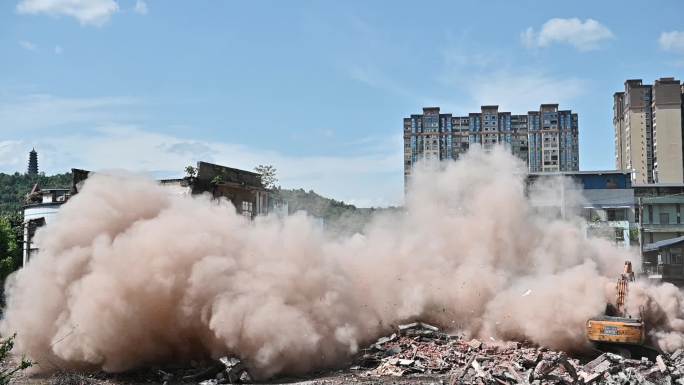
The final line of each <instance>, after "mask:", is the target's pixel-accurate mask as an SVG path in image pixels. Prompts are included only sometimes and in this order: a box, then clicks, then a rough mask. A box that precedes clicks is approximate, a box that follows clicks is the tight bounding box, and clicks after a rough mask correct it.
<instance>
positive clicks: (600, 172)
mask: <svg viewBox="0 0 684 385" xmlns="http://www.w3.org/2000/svg"><path fill="white" fill-rule="evenodd" d="M631 173H632V172H631V171H624V170H596V171H593V170H590V171H559V172H531V173H530V175H539V176H546V175H605V174H609V175H628V174H631Z"/></svg>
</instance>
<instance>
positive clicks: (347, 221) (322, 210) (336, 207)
mask: <svg viewBox="0 0 684 385" xmlns="http://www.w3.org/2000/svg"><path fill="white" fill-rule="evenodd" d="M278 194H279V196H280V198H281V199H282V200H284V201H285V202H287V204H288V210H289V212H290V214H292V213H295V212H297V211H306V212H307V213H308V214H309V215H311V216H314V217H317V218H322V219H323V221H324V223H325V228H326V229H327V230H330V231H332V232H335V233H338V234H340V235H349V234H353V233H356V232H362V231H363V228H364V227H365V226H366V225H367V224H368V223H369V222H370V220H371V219H372V216H373V215H374V214H377V213H381V212H388V211H395V210H398V209H397V208H381V209H375V208H358V207H356V206H354V205H350V204H347V203H344V202H342V201H338V200H335V199H330V198H326V197H324V196H321V195H318V194H316V193H315V192H314V191H313V190H309V191H308V192H307V191H304V189H292V190H288V189H280V190H278Z"/></svg>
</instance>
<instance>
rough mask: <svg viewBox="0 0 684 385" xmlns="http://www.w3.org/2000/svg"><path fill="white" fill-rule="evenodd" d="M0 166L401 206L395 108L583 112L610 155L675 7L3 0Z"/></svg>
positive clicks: (661, 64) (584, 127) (589, 164)
mask: <svg viewBox="0 0 684 385" xmlns="http://www.w3.org/2000/svg"><path fill="white" fill-rule="evenodd" d="M0 50H1V52H2V55H1V56H0V57H1V58H2V60H0V171H3V172H14V171H17V170H19V171H23V170H24V169H25V166H26V158H27V152H28V151H29V150H30V149H31V147H33V146H35V147H36V149H37V150H38V151H39V154H40V165H41V169H42V170H43V171H45V172H46V173H48V174H50V173H56V172H64V171H67V170H69V169H70V168H71V167H78V168H88V169H96V170H97V169H111V168H125V169H129V170H134V171H140V172H150V173H152V174H153V175H155V176H180V175H181V174H182V169H183V167H184V166H185V165H187V164H191V163H194V162H196V161H197V160H207V161H213V162H216V163H221V164H227V165H231V166H235V167H240V168H245V169H251V168H253V167H254V166H256V165H257V164H260V163H270V164H274V165H275V166H276V168H278V170H279V174H280V179H281V184H282V185H283V186H285V187H297V188H299V187H302V188H305V189H307V190H308V189H313V190H315V191H317V192H320V193H322V194H324V195H327V196H331V197H334V198H337V199H343V200H345V201H349V202H352V203H355V204H358V205H361V206H368V205H387V204H396V203H400V202H401V200H402V195H403V170H402V139H401V127H402V118H403V117H405V116H408V115H410V114H412V113H419V112H420V111H421V108H422V107H423V106H427V105H430V106H432V105H437V106H441V107H442V109H443V110H444V111H446V112H452V113H455V114H465V113H467V112H471V111H476V110H479V106H480V105H481V104H498V105H500V106H501V108H502V109H505V110H510V111H512V112H518V113H524V112H526V111H527V110H530V109H536V108H537V107H538V105H539V104H541V103H550V102H558V103H560V104H561V108H568V109H572V110H574V111H576V112H577V113H579V117H580V168H581V169H583V170H589V169H612V168H614V160H613V159H614V146H613V128H612V95H613V93H614V92H615V91H619V90H621V89H622V88H623V82H624V80H625V79H628V78H643V79H644V80H645V81H648V82H652V81H653V80H654V79H656V78H658V77H663V76H675V77H677V78H681V77H682V72H683V70H684V2H682V1H681V0H672V1H649V2H645V1H591V2H590V1H572V2H563V3H562V4H561V3H560V2H549V1H489V2H484V1H471V2H456V1H421V2H415V1H396V0H392V1H389V0H388V1H380V0H373V1H361V0H359V1H336V2H333V1H294V0H293V1H258V0H250V1H246V0H245V1H209V0H206V1H204V0H193V1H191V2H188V1H171V0H164V1H161V0H146V1H140V0H120V1H117V2H115V1H114V0H12V1H9V0H8V1H2V2H0Z"/></svg>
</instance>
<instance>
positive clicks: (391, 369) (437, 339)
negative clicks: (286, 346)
mask: <svg viewBox="0 0 684 385" xmlns="http://www.w3.org/2000/svg"><path fill="white" fill-rule="evenodd" d="M354 369H355V370H357V372H359V373H360V375H362V376H412V375H413V376H419V377H420V376H426V375H428V376H429V375H446V376H449V382H448V384H449V385H456V384H501V385H512V384H525V385H542V384H577V385H587V384H597V385H598V384H609V385H627V384H629V385H636V384H682V385H684V352H682V351H677V352H675V353H673V354H672V355H666V354H662V355H660V356H658V357H657V359H656V362H651V361H649V360H647V359H641V360H635V359H627V358H623V357H621V356H619V355H616V354H611V353H604V354H601V355H600V356H599V357H597V358H595V359H594V360H592V361H590V362H588V363H586V364H583V363H580V361H579V360H577V359H574V358H569V357H568V356H567V355H566V354H565V353H562V352H554V351H551V350H549V349H546V348H543V347H542V348H540V347H536V346H533V345H531V344H527V343H519V342H502V341H496V342H494V343H489V342H487V343H485V342H482V341H480V340H477V339H473V340H470V341H466V340H464V339H462V338H461V337H459V336H451V335H449V334H447V333H444V332H442V331H440V330H439V329H437V328H435V327H434V326H432V325H427V324H423V323H420V322H414V323H411V324H407V325H400V326H399V327H398V329H397V332H396V333H393V334H391V335H390V336H388V337H383V338H380V339H378V341H377V342H375V343H374V344H372V345H370V346H369V347H368V348H366V349H363V350H362V351H361V352H360V353H359V354H358V355H357V357H356V358H355V360H354Z"/></svg>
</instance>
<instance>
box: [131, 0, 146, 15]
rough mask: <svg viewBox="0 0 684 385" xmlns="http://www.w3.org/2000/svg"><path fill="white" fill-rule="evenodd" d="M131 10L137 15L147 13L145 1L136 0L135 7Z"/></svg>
mask: <svg viewBox="0 0 684 385" xmlns="http://www.w3.org/2000/svg"><path fill="white" fill-rule="evenodd" d="M133 12H135V13H137V14H139V15H147V3H146V2H144V1H143V0H137V1H136V2H135V7H134V8H133Z"/></svg>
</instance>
